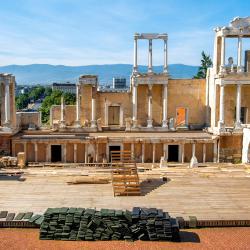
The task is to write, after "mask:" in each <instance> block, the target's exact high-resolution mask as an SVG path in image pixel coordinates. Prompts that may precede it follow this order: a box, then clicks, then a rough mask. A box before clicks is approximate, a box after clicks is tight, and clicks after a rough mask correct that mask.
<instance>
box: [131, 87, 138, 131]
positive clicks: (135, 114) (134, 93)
mask: <svg viewBox="0 0 250 250" xmlns="http://www.w3.org/2000/svg"><path fill="white" fill-rule="evenodd" d="M132 94H133V96H132V104H133V118H132V121H133V127H137V85H136V84H135V83H134V85H133V93H132Z"/></svg>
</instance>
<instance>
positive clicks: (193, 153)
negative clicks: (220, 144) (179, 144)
mask: <svg viewBox="0 0 250 250" xmlns="http://www.w3.org/2000/svg"><path fill="white" fill-rule="evenodd" d="M195 146H196V145H195V143H193V144H192V157H195Z"/></svg>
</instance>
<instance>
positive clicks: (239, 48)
mask: <svg viewBox="0 0 250 250" xmlns="http://www.w3.org/2000/svg"><path fill="white" fill-rule="evenodd" d="M243 71H244V70H243V67H242V37H241V36H239V37H238V56H237V72H239V73H241V72H243Z"/></svg>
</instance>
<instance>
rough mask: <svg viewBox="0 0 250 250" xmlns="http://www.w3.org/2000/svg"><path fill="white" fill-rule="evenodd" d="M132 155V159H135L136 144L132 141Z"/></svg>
mask: <svg viewBox="0 0 250 250" xmlns="http://www.w3.org/2000/svg"><path fill="white" fill-rule="evenodd" d="M131 156H132V159H135V144H134V143H133V142H132V143H131Z"/></svg>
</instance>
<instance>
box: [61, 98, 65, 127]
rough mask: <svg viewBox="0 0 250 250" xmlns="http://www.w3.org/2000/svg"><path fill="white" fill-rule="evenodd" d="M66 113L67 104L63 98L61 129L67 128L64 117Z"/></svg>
mask: <svg viewBox="0 0 250 250" xmlns="http://www.w3.org/2000/svg"><path fill="white" fill-rule="evenodd" d="M64 113H65V103H64V97H63V96H62V97H61V120H60V128H65V127H66V125H65V117H64Z"/></svg>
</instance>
